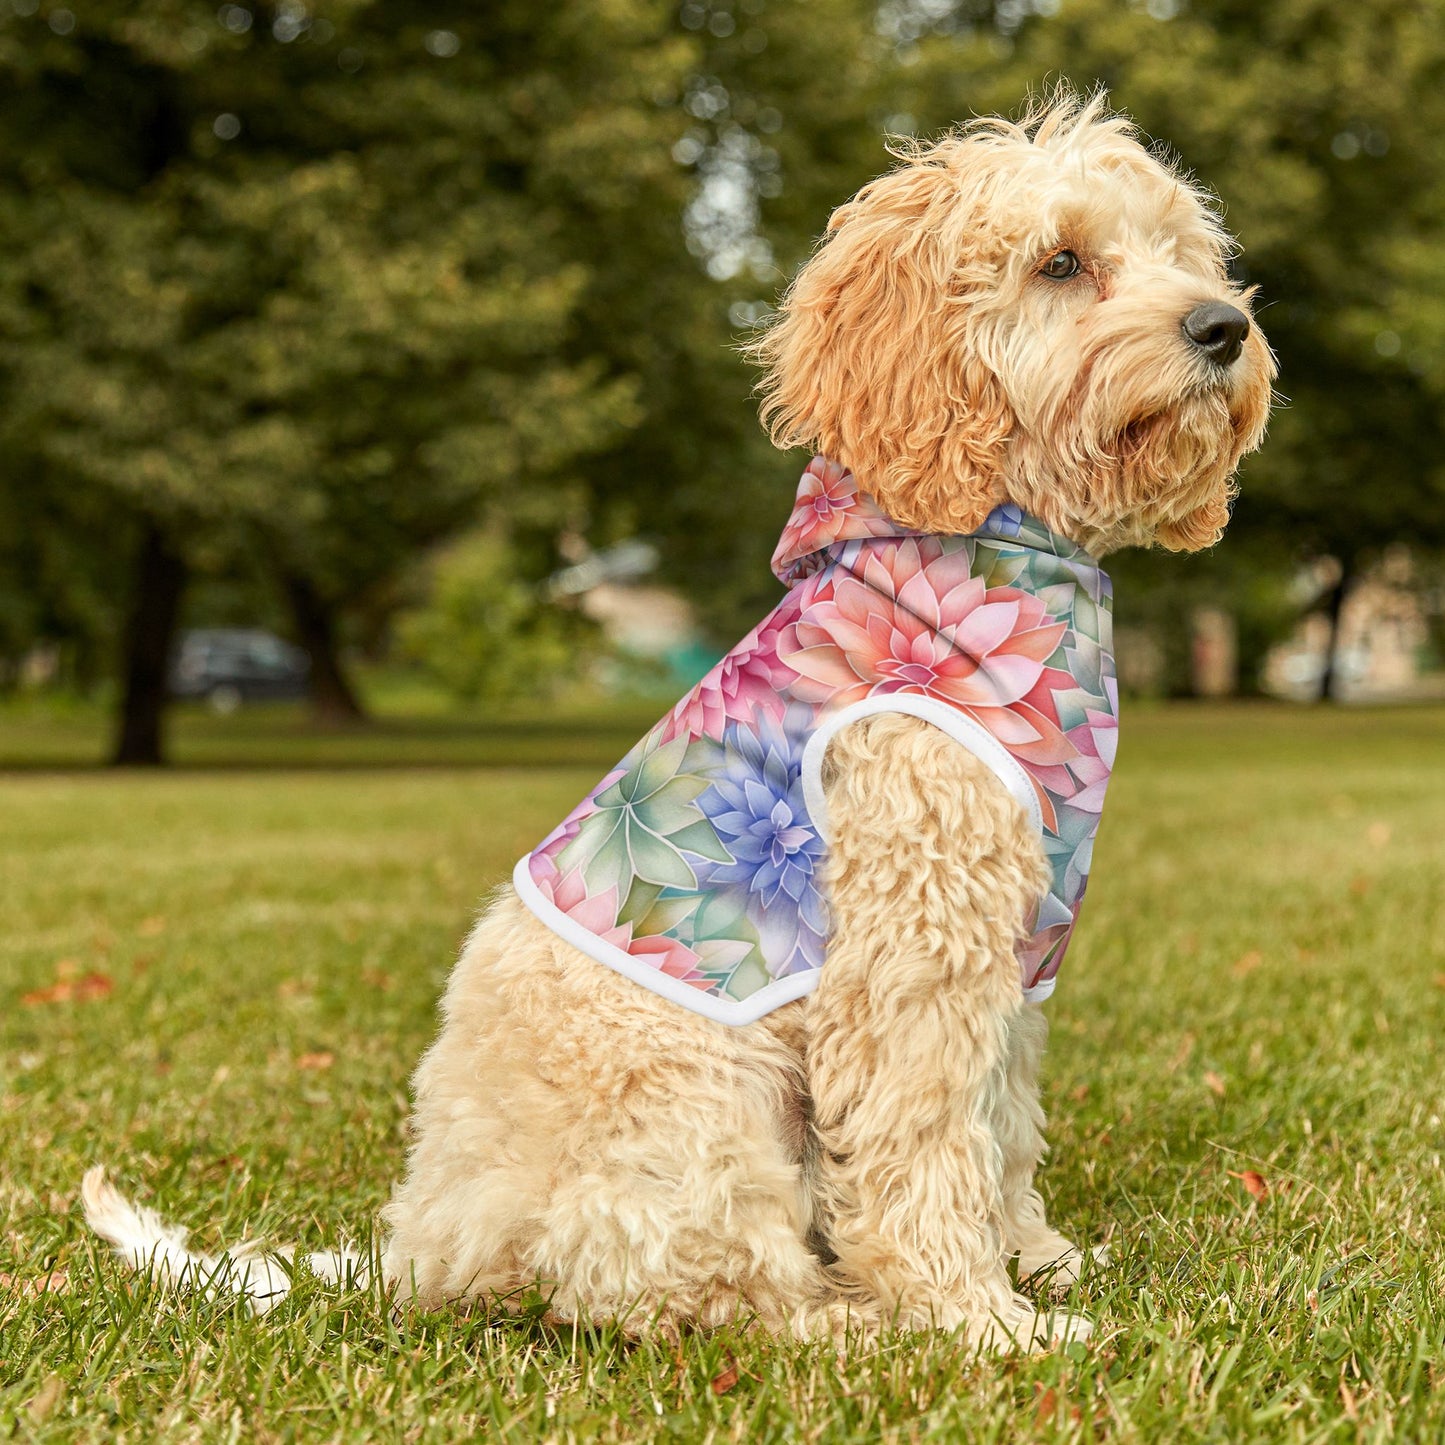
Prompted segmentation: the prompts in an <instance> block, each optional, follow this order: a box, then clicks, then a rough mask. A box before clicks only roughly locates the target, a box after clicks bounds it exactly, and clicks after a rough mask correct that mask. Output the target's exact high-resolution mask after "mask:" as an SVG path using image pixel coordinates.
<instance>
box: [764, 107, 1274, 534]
mask: <svg viewBox="0 0 1445 1445" xmlns="http://www.w3.org/2000/svg"><path fill="white" fill-rule="evenodd" d="M900 154H901V157H902V161H903V163H902V164H901V165H899V166H898V167H897V168H896V169H894V170H892V171H890V172H889V173H888V174H887V175H885V176H882V177H880V178H879V179H878V180H876V181H873V182H872V183H870V184H869V185H867V186H865V187H864V188H863V189H862V190H861V191H859V193H858V195H857V196H856V197H855V198H854V199H853V200H851V201H850V202H848V203H847V204H846V205H844V206H841V207H840V208H839V209H838V210H837V212H836V213H835V214H834V216H833V218H832V220H831V222H830V223H829V226H828V234H827V236H826V237H825V238H824V240H823V242H822V243H821V244H820V246H819V247H818V249H817V251H816V252H815V253H814V255H813V256H812V258H811V259H810V260H809V261H808V263H807V264H806V265H805V266H804V267H803V268H802V270H801V271H800V272H799V273H798V275H797V277H796V279H795V280H794V282H793V284H792V286H791V287H790V288H789V290H788V293H787V295H786V296H785V298H784V300H783V302H782V305H781V308H780V311H779V314H778V316H777V318H776V319H775V321H774V322H773V324H772V325H771V326H770V327H769V328H768V330H767V331H765V332H764V333H763V334H762V336H761V337H760V339H759V340H758V341H757V342H756V343H755V345H754V346H753V348H752V351H753V354H754V356H755V357H756V358H757V359H758V360H759V361H761V362H762V364H763V366H764V368H765V375H764V380H763V384H762V391H763V395H764V403H763V416H764V419H765V421H766V422H767V423H768V425H769V428H770V431H771V433H772V436H773V439H774V441H775V442H776V443H777V444H778V445H780V446H784V447H793V446H811V447H814V448H816V449H817V450H818V451H821V452H824V453H826V454H827V455H829V456H831V457H834V458H836V459H837V460H839V461H841V462H844V463H846V464H847V465H848V466H849V467H851V468H852V469H853V471H854V472H855V473H856V475H857V476H858V479H859V481H860V482H861V483H862V484H863V486H865V487H866V488H867V489H868V490H869V491H871V492H872V493H873V494H874V495H875V496H876V497H877V499H878V501H879V502H880V503H881V505H882V506H883V507H884V508H885V509H886V510H887V511H888V512H889V513H890V515H892V516H893V517H895V518H896V519H897V520H898V521H900V522H902V523H903V524H905V525H907V526H912V527H918V528H920V529H924V530H928V531H939V532H969V531H972V530H974V529H975V528H976V527H978V526H979V525H980V524H981V523H982V521H983V520H984V518H985V517H986V516H987V515H988V513H989V511H990V510H991V508H993V507H994V506H995V505H996V504H997V503H999V502H1001V501H1004V500H1009V501H1013V502H1016V503H1017V504H1018V505H1020V506H1022V507H1024V508H1025V509H1026V510H1027V511H1030V512H1032V513H1033V514H1034V515H1035V516H1037V517H1038V518H1039V519H1040V520H1041V521H1043V522H1045V523H1046V524H1047V525H1049V526H1050V527H1052V528H1053V529H1054V530H1055V531H1058V532H1062V533H1063V534H1064V535H1066V536H1069V537H1072V538H1073V539H1074V540H1075V541H1078V542H1080V543H1082V544H1083V545H1084V546H1086V547H1088V548H1090V550H1092V551H1094V552H1096V553H1102V552H1106V551H1109V550H1110V549H1112V548H1114V547H1119V546H1124V545H1131V544H1145V545H1147V544H1149V543H1152V542H1157V543H1159V544H1160V545H1162V546H1165V547H1170V548H1174V549H1188V550H1193V549H1196V548H1200V547H1207V546H1210V545H1211V544H1212V543H1214V542H1215V541H1217V540H1218V538H1219V535H1220V533H1221V532H1222V531H1223V529H1224V526H1225V523H1226V522H1227V521H1228V518H1229V501H1230V497H1231V495H1232V486H1231V477H1232V476H1233V473H1234V470H1235V468H1236V466H1237V465H1238V463H1239V459H1240V458H1241V457H1242V456H1243V455H1244V453H1245V452H1247V451H1249V450H1251V449H1252V448H1253V447H1255V446H1257V445H1258V444H1259V442H1260V440H1261V438H1262V436H1263V434H1264V427H1265V422H1266V420H1267V417H1268V412H1269V401H1270V383H1271V380H1272V379H1273V376H1274V360H1273V357H1272V355H1271V353H1270V350H1269V347H1268V346H1267V345H1266V343H1265V341H1264V338H1263V337H1262V336H1261V335H1260V332H1259V328H1258V327H1257V326H1256V325H1255V323H1254V322H1253V320H1252V319H1251V317H1250V314H1249V295H1248V294H1247V293H1242V292H1241V291H1240V290H1239V288H1238V287H1236V286H1235V285H1233V284H1232V283H1231V281H1230V279H1229V277H1228V274H1227V272H1226V269H1225V266H1226V261H1227V259H1228V256H1229V253H1230V245H1231V243H1230V240H1229V237H1228V236H1227V235H1226V233H1225V231H1224V229H1223V227H1222V225H1221V223H1220V219H1219V216H1218V214H1217V212H1216V210H1215V209H1214V208H1213V207H1212V205H1211V204H1210V202H1209V200H1208V199H1207V198H1206V197H1205V196H1204V195H1203V194H1202V193H1201V192H1200V191H1199V190H1198V189H1197V188H1196V187H1194V186H1193V185H1191V184H1190V183H1189V182H1188V181H1187V180H1185V179H1184V178H1183V177H1182V176H1180V175H1179V173H1178V172H1177V171H1175V170H1174V169H1173V168H1172V167H1171V166H1170V165H1169V164H1168V163H1167V162H1166V161H1164V160H1161V159H1160V158H1159V157H1158V156H1156V155H1153V154H1151V153H1150V152H1149V151H1147V150H1146V149H1145V148H1144V147H1143V146H1142V145H1141V144H1140V143H1139V141H1138V140H1137V139H1136V137H1135V134H1134V131H1133V128H1132V127H1131V126H1130V124H1129V123H1128V122H1127V121H1126V120H1124V119H1122V118H1121V117H1119V116H1116V115H1112V114H1110V113H1109V111H1108V110H1107V107H1106V106H1105V103H1104V101H1103V98H1102V97H1095V98H1094V99H1093V100H1090V101H1088V102H1087V103H1084V102H1081V101H1080V100H1078V99H1077V98H1076V97H1074V96H1073V95H1071V94H1059V95H1056V96H1054V97H1053V98H1051V99H1050V100H1049V101H1047V102H1045V103H1043V104H1041V105H1039V106H1038V107H1036V108H1035V109H1034V110H1033V111H1032V112H1031V113H1030V115H1029V116H1028V117H1027V118H1026V119H1025V120H1023V121H1022V122H1019V123H1012V122H1008V121H1002V120H994V119H989V120H981V121H976V122H973V123H972V124H970V125H968V126H966V127H964V128H963V129H961V130H959V131H957V132H956V133H954V134H951V135H949V136H947V137H945V138H944V139H943V140H940V141H937V142H934V143H932V144H929V145H922V144H918V145H910V146H908V147H907V148H906V149H905V150H903V151H901V152H900Z"/></svg>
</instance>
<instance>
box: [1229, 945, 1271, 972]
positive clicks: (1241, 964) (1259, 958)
mask: <svg viewBox="0 0 1445 1445" xmlns="http://www.w3.org/2000/svg"><path fill="white" fill-rule="evenodd" d="M1263 962H1264V955H1263V954H1262V953H1261V952H1260V951H1259V950H1258V949H1257V948H1251V949H1250V950H1249V952H1248V953H1245V954H1241V955H1240V957H1239V958H1237V959H1236V960H1235V963H1234V976H1235V977H1236V978H1243V977H1244V976H1245V975H1246V974H1250V973H1253V972H1254V971H1255V969H1257V968H1258V967H1259V966H1260V964H1262V963H1263Z"/></svg>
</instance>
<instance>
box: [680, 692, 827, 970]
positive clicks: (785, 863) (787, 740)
mask: <svg viewBox="0 0 1445 1445" xmlns="http://www.w3.org/2000/svg"><path fill="white" fill-rule="evenodd" d="M794 711H795V713H796V714H797V715H796V716H795V717H794V718H793V719H792V720H791V721H792V722H793V727H792V728H791V729H788V728H785V727H783V726H781V725H780V724H779V722H778V721H777V720H775V719H774V718H773V717H771V716H769V715H767V714H764V713H758V714H756V715H755V717H754V723H753V726H752V727H748V726H744V725H742V724H740V723H733V724H731V725H730V726H729V727H728V728H727V730H726V731H725V732H724V734H723V755H722V760H721V766H720V767H719V769H718V771H717V774H716V776H715V777H714V779H713V784H712V787H711V788H709V789H708V791H707V792H706V793H704V794H703V795H702V796H701V797H700V798H699V799H698V806H699V807H700V808H701V809H702V810H703V812H704V813H706V814H707V816H708V818H709V819H710V820H711V822H712V825H713V827H714V828H715V829H716V830H717V834H718V837H719V838H720V839H721V840H722V843H723V846H724V847H725V848H726V849H727V850H728V852H729V853H731V854H732V859H733V861H732V862H731V863H726V864H715V865H713V866H711V867H708V868H707V869H706V871H705V873H704V874H703V877H702V878H701V879H700V880H699V881H700V882H705V883H707V884H711V885H712V886H714V887H716V886H724V887H726V886H734V885H735V886H738V887H741V888H743V889H745V890H746V891H747V898H748V905H747V911H748V916H749V918H751V919H752V921H753V922H754V924H755V925H756V926H757V928H758V932H759V941H760V943H761V944H762V948H763V955H764V957H765V958H766V959H767V960H768V970H769V972H770V973H771V974H772V975H773V976H774V977H775V978H778V977H783V976H785V975H787V974H792V973H798V972H801V971H803V970H806V969H813V968H819V967H821V966H822V963H823V953H824V949H825V947H826V944H827V933H828V905H827V904H826V902H825V901H824V899H823V893H822V886H821V879H820V876H819V875H820V872H821V869H822V864H823V840H822V839H821V838H820V837H819V836H818V831H817V829H816V828H815V827H814V826H813V823H812V820H811V819H810V818H809V817H808V810H807V806H806V804H805V802H804V800H803V786H802V776H801V774H802V749H801V747H800V746H799V741H800V739H801V738H805V737H806V736H807V733H808V727H807V724H808V722H809V721H810V717H809V714H808V710H807V709H796V708H795V710H794Z"/></svg>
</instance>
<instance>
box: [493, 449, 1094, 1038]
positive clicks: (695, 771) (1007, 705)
mask: <svg viewBox="0 0 1445 1445" xmlns="http://www.w3.org/2000/svg"><path fill="white" fill-rule="evenodd" d="M773 571H774V572H775V573H776V574H777V576H778V577H779V579H780V580H781V581H782V582H784V583H785V584H786V585H787V587H788V589H789V590H788V593H787V596H785V597H784V598H783V600H782V602H780V603H779V604H778V606H777V607H775V608H774V609H773V611H772V612H770V613H769V614H768V616H767V617H765V618H764V619H763V621H762V622H760V623H759V624H758V626H757V627H755V628H754V629H753V630H752V631H751V632H750V633H749V634H748V635H747V636H746V637H745V638H743V640H742V641H741V642H740V643H738V645H737V646H736V647H734V648H733V650H732V651H731V652H729V653H728V654H727V656H726V657H724V658H723V659H722V661H721V662H719V663H718V664H717V666H716V667H714V668H713V669H712V670H711V671H710V672H709V673H708V674H707V676H706V677H704V678H703V679H702V681H701V682H699V683H698V685H697V686H696V687H695V688H693V690H692V691H691V692H690V693H688V694H687V696H686V697H684V698H683V699H682V700H681V701H680V702H679V703H678V704H677V706H676V707H674V708H673V709H672V711H671V712H670V713H668V714H667V716H666V717H664V718H663V719H662V720H661V721H660V722H659V723H658V724H657V725H656V726H655V727H654V728H653V729H652V730H651V731H650V732H649V733H648V734H647V735H646V736H645V737H644V738H643V739H642V740H641V741H640V742H639V743H638V744H637V745H636V747H634V748H633V749H632V751H631V752H630V753H628V754H627V756H626V757H625V758H623V760H622V761H621V762H620V763H619V764H618V765H617V767H616V768H614V769H613V770H612V771H611V772H610V773H608V774H607V776H606V777H604V778H603V779H602V781H601V782H600V783H598V784H597V786H596V787H595V788H594V789H593V790H592V792H591V793H589V794H588V795H587V797H586V798H585V799H584V800H583V801H582V802H581V803H580V804H579V805H578V806H577V807H576V808H575V809H574V810H573V811H572V812H571V813H570V814H569V815H568V816H567V818H566V819H565V821H564V822H563V823H562V824H561V825H560V826H559V827H557V828H556V829H555V830H554V831H553V832H552V833H551V834H549V835H548V837H547V838H546V839H545V840H544V841H543V842H542V843H541V844H540V845H539V846H538V847H537V848H536V849H535V850H534V851H533V852H532V853H530V854H528V855H527V857H525V858H523V859H522V860H521V861H520V862H519V863H518V864H517V868H516V872H515V873H514V875H513V882H514V884H515V886H516V889H517V892H518V893H519V894H520V895H521V897H522V900H523V901H524V902H525V903H526V904H527V906H528V907H529V908H531V909H532V911H533V912H535V913H536V914H537V916H538V917H539V918H540V919H541V920H542V921H543V922H544V923H546V924H547V925H549V926H550V927H551V928H552V929H554V930H555V931H556V932H557V933H558V934H560V935H561V936H562V937H563V938H565V939H566V940H567V941H568V942H569V943H572V944H575V945H576V946H577V947H578V948H580V949H582V951H583V952H584V953H587V954H590V955H591V956H592V957H593V958H595V959H597V960H598V961H599V962H601V963H605V964H607V965H608V966H609V967H610V968H614V969H616V970H617V971H618V972H619V973H622V974H625V975H626V976H627V977H628V978H630V979H634V980H635V981H636V982H638V983H640V984H643V985H644V986H646V987H647V988H650V989H652V990H653V991H654V992H655V993H659V994H661V995H663V997H665V998H669V999H672V1000H674V1001H676V1002H677V1003H680V1004H682V1005H684V1006H685V1007H687V1008H690V1009H694V1010H696V1011H697V1012H698V1013H701V1014H704V1015H706V1016H707V1017H708V1018H712V1019H717V1020H719V1021H720V1022H722V1023H729V1024H746V1023H751V1022H752V1021H753V1020H755V1019H758V1018H761V1017H762V1016H763V1015H764V1014H766V1013H769V1012H770V1011H771V1010H773V1009H775V1008H777V1007H779V1006H780V1005H782V1004H784V1003H787V1002H789V1001H790V1000H791V999H795V998H799V997H801V996H802V995H803V994H806V993H810V992H811V991H812V990H813V989H814V988H816V987H817V984H818V977H819V970H820V969H821V968H822V967H823V964H824V958H825V956H826V953H827V944H828V927H829V924H828V903H827V899H826V897H825V895H824V891H823V887H822V877H823V870H824V864H825V860H826V857H827V848H828V818H827V816H826V808H825V803H824V794H823V786H822V781H821V769H822V763H823V756H824V753H825V751H826V748H827V745H828V740H829V739H830V738H831V737H832V736H833V735H834V734H835V733H836V732H837V731H838V729H839V728H841V727H844V726H845V725H846V724H848V723H850V722H852V721H853V720H854V719H855V718H859V717H863V716H866V715H868V714H872V713H881V712H897V713H907V714H909V715H911V716H913V717H918V718H922V719H924V720H926V721H927V722H930V723H932V724H934V725H935V726H936V727H938V728H941V729H942V730H943V731H944V732H945V733H947V734H948V735H949V736H950V737H952V738H954V739H955V740H956V741H957V742H959V743H960V744H962V746H964V747H966V748H968V749H969V750H970V751H971V752H973V753H974V754H976V755H977V756H978V758H979V759H981V760H982V761H983V762H984V763H986V764H987V765H988V766H989V767H990V768H992V769H993V771H994V772H995V773H997V774H998V777H999V778H1000V780H1001V781H1002V782H1003V784H1004V786H1005V787H1006V788H1008V790H1009V792H1010V793H1012V794H1013V796H1014V797H1015V798H1017V799H1018V801H1019V802H1020V803H1021V804H1022V805H1023V807H1024V809H1025V810H1026V812H1027V813H1028V815H1029V817H1030V818H1031V820H1032V821H1033V823H1034V825H1035V826H1036V827H1037V828H1038V829H1039V831H1040V833H1041V835H1042V837H1043V844H1044V851H1045V854H1046V855H1047V857H1048V860H1049V863H1050V865H1051V867H1052V874H1053V876H1052V881H1051V883H1050V885H1049V887H1048V890H1047V892H1046V893H1045V895H1044V897H1043V898H1041V899H1040V900H1039V903H1038V906H1037V909H1036V910H1035V911H1034V913H1033V916H1032V917H1030V918H1029V919H1028V920H1027V921H1026V927H1027V929H1028V936H1027V937H1026V938H1024V939H1023V940H1022V941H1021V942H1020V944H1019V946H1018V960H1019V968H1020V972H1021V982H1022V986H1023V990H1024V995H1025V997H1027V998H1030V999H1035V1000H1037V999H1043V998H1046V997H1047V996H1048V995H1049V994H1050V993H1051V992H1052V991H1053V987H1054V978H1055V975H1056V974H1057V972H1058V969H1059V964H1060V962H1061V961H1062V959H1063V955H1064V950H1065V949H1066V948H1067V947H1068V942H1069V937H1070V935H1071V933H1072V932H1073V929H1074V924H1075V922H1076V920H1077V918H1078V913H1079V904H1080V902H1081V901H1082V899H1083V896H1084V887H1085V884H1086V883H1087V881H1088V875H1089V864H1090V859H1091V855H1092V852H1093V844H1094V835H1095V833H1096V832H1097V830H1098V826H1099V815H1100V811H1101V810H1102V808H1103V804H1104V790H1105V787H1106V786H1107V784H1108V781H1109V771H1110V768H1111V766H1112V765H1113V761H1114V749H1115V743H1116V740H1117V737H1118V732H1117V727H1118V721H1117V718H1118V688H1117V684H1116V681H1115V674H1114V657H1113V650H1112V613H1111V607H1112V594H1111V591H1110V586H1109V579H1108V577H1107V576H1106V575H1105V574H1104V573H1103V572H1102V571H1101V570H1100V569H1099V566H1098V564H1097V563H1096V562H1095V561H1094V560H1093V558H1092V557H1090V556H1089V554H1088V553H1087V552H1085V551H1084V550H1083V549H1082V548H1080V547H1078V546H1076V545H1075V544H1074V543H1072V542H1070V541H1068V540H1067V539H1066V538H1064V537H1060V536H1058V535H1057V534H1055V533H1053V532H1050V531H1049V530H1048V529H1047V528H1046V527H1044V526H1043V525H1042V524H1040V523H1039V522H1038V521H1036V520H1034V519H1033V518H1031V517H1029V516H1027V515H1025V514H1024V513H1023V512H1022V511H1020V510H1019V509H1018V508H1017V507H1014V506H1012V505H1005V506H1001V507H998V508H996V509H995V510H994V511H993V513H992V514H991V515H990V516H989V518H988V520H987V521H986V522H985V523H984V524H983V526H982V527H980V528H979V529H978V531H977V532H974V533H972V534H970V535H968V536H933V535H929V534H926V533H921V532H916V531H911V530H909V529H907V528H905V527H901V526H899V525H898V524H897V523H896V522H893V521H892V520H890V519H889V518H888V517H887V516H886V515H885V514H884V513H883V511H882V510H881V509H880V508H879V506H878V504H877V503H876V502H874V501H873V499H872V498H871V497H869V496H868V495H867V494H866V493H864V492H862V491H860V490H859V488H858V484H857V482H856V481H855V480H854V478H853V475H852V473H851V472H849V471H847V470H846V469H845V468H844V467H842V466H840V465H838V464H837V463H835V462H831V461H829V460H828V459H827V458H824V457H815V458H814V459H813V461H812V462H811V463H810V464H809V466H808V469H807V470H806V471H805V472H804V473H803V478H802V481H801V482H800V484H799V487H798V497H797V503H796V505H795V506H794V509H793V513H792V516H791V517H790V518H789V520H788V525H787V527H786V528H785V529H784V531H783V536H782V540H781V541H780V542H779V544H778V549H777V551H776V553H775V554H774V557H773Z"/></svg>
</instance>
